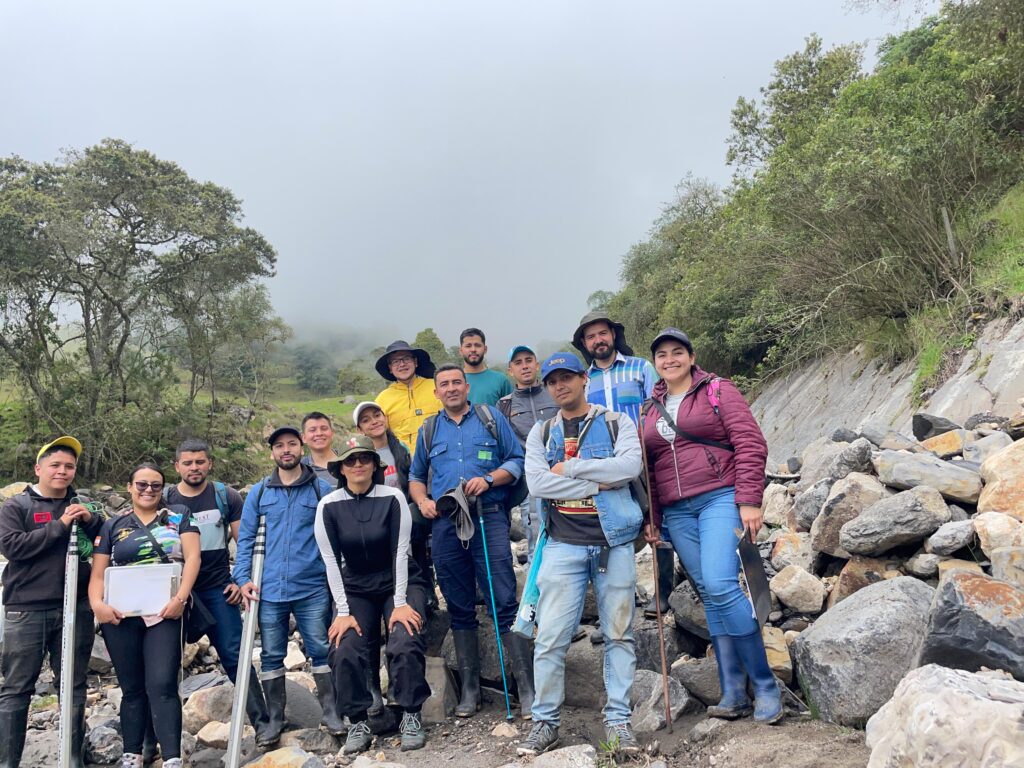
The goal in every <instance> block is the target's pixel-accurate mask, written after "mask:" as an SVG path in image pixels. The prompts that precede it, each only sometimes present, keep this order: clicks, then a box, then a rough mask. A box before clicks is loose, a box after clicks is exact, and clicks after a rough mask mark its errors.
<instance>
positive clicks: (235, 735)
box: [224, 515, 267, 768]
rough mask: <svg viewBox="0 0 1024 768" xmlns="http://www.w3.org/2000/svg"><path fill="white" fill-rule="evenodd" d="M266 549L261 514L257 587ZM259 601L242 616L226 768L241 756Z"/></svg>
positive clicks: (256, 545) (236, 765)
mask: <svg viewBox="0 0 1024 768" xmlns="http://www.w3.org/2000/svg"><path fill="white" fill-rule="evenodd" d="M266 553H267V519H266V517H265V516H263V515H260V517H259V525H258V526H257V527H256V541H255V543H254V544H253V548H252V581H253V583H254V584H255V585H256V586H257V587H259V586H261V584H262V582H263V560H264V557H265V556H266ZM259 611H260V606H259V603H257V602H250V603H249V607H248V608H246V609H245V616H244V617H243V618H242V645H241V647H240V649H239V651H238V671H237V672H236V673H235V680H234V683H235V698H234V701H233V702H232V705H231V725H230V730H229V731H228V753H227V755H226V756H225V761H224V765H225V766H226V768H239V765H240V764H241V760H242V734H243V732H244V731H245V714H246V713H245V701H246V699H247V698H248V696H249V669H250V667H251V666H252V650H253V648H254V647H255V645H256V625H257V617H258V614H259Z"/></svg>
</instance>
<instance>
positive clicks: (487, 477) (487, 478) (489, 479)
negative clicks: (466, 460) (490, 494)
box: [484, 475, 494, 488]
mask: <svg viewBox="0 0 1024 768" xmlns="http://www.w3.org/2000/svg"><path fill="white" fill-rule="evenodd" d="M484 481H485V482H486V483H487V487H488V488H493V487H494V475H484Z"/></svg>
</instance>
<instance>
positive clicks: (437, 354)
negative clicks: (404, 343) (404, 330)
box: [412, 328, 450, 365]
mask: <svg viewBox="0 0 1024 768" xmlns="http://www.w3.org/2000/svg"><path fill="white" fill-rule="evenodd" d="M412 345H413V346H414V347H418V348H419V349H422V350H424V351H425V352H426V353H427V354H428V355H430V359H431V360H432V361H433V362H434V365H441V364H442V363H447V362H450V358H449V356H448V351H447V350H446V349H445V348H444V342H443V341H441V337H440V336H438V335H437V333H436V332H435V331H434V329H433V328H424V329H423V330H422V331H420V332H419V333H417V334H416V338H415V339H413V341H412Z"/></svg>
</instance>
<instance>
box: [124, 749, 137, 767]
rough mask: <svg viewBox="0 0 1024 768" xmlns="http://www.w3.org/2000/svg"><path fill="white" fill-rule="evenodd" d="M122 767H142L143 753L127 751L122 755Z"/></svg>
mask: <svg viewBox="0 0 1024 768" xmlns="http://www.w3.org/2000/svg"><path fill="white" fill-rule="evenodd" d="M121 768H142V755H137V754H135V753H133V752H125V753H124V754H123V755H121Z"/></svg>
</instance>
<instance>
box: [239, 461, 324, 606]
mask: <svg viewBox="0 0 1024 768" xmlns="http://www.w3.org/2000/svg"><path fill="white" fill-rule="evenodd" d="M314 483H317V484H318V487H317V489H314V488H313V484H314ZM264 486H265V487H264ZM261 487H263V493H262V497H261V496H260V488H261ZM317 490H319V491H320V493H319V494H317ZM332 490H334V489H333V488H331V487H330V486H329V485H327V483H325V482H324V481H323V480H320V479H319V478H317V476H316V474H315V473H314V472H313V470H312V469H310V468H309V467H307V466H305V465H303V474H302V477H301V478H300V479H299V481H298V482H297V483H295V484H293V485H284V484H283V483H281V481H280V479H279V478H278V475H277V470H276V469H275V470H274V473H273V474H272V475H271V476H270V477H268V478H266V479H265V480H262V481H260V482H259V483H256V485H254V486H253V487H252V490H250V491H249V495H248V496H246V497H245V506H244V507H243V508H242V524H241V526H240V528H239V531H238V555H237V559H236V561H235V569H234V571H233V572H232V574H231V575H232V578H233V579H234V582H235V583H236V584H238V585H239V586H242V585H244V584H246V583H247V582H248V581H251V579H252V550H253V545H254V544H255V542H256V529H257V527H258V526H259V517H260V516H261V515H263V516H265V517H266V520H267V555H266V558H265V559H264V561H263V583H262V584H261V586H260V597H261V598H262V599H263V600H268V601H270V602H288V601H290V600H302V599H303V598H306V597H313V596H314V595H316V594H318V593H320V592H327V571H326V569H325V568H324V561H323V559H322V558H321V557H320V548H319V547H318V546H317V543H316V536H315V534H314V532H313V523H314V521H315V519H316V506H317V503H318V502H319V501H320V498H321V497H323V496H326V495H327V494H329V493H330V492H331V491H332ZM257 500H259V510H257V509H256V502H257Z"/></svg>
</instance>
